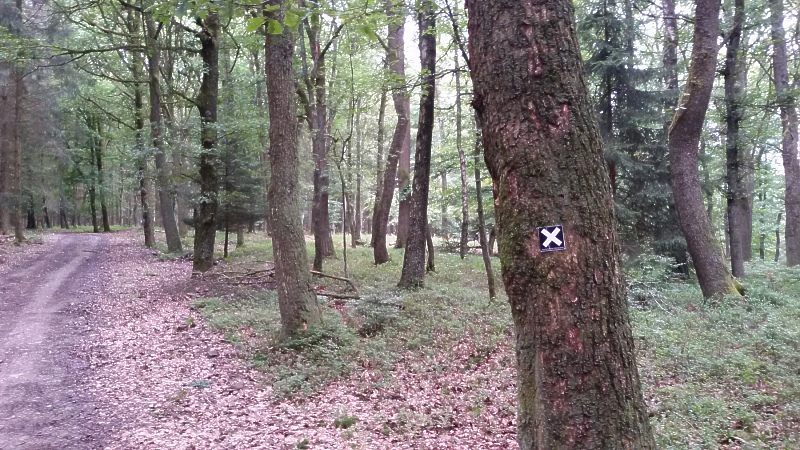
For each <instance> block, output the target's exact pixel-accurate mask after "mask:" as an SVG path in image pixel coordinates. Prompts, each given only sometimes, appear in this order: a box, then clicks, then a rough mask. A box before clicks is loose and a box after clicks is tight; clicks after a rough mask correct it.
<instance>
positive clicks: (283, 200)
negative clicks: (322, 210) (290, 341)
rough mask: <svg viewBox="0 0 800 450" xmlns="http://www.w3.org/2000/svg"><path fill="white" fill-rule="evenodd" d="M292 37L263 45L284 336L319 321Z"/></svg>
mask: <svg viewBox="0 0 800 450" xmlns="http://www.w3.org/2000/svg"><path fill="white" fill-rule="evenodd" d="M271 4H272V5H276V6H278V7H279V8H280V9H279V10H276V11H270V12H268V13H267V16H268V18H269V19H270V20H277V21H279V22H282V21H283V17H284V14H285V13H286V5H285V3H284V1H283V0H280V1H274V2H272V3H271ZM294 40H295V37H294V33H293V32H292V30H291V29H290V28H289V27H284V28H283V32H282V33H281V34H269V33H268V34H267V37H266V42H265V46H264V49H265V58H264V61H265V62H266V76H267V96H268V104H269V122H270V128H269V140H270V152H269V154H270V167H271V174H272V177H271V180H270V184H269V205H270V208H271V213H270V221H271V223H270V230H272V250H273V254H274V258H275V280H276V281H277V291H278V306H279V308H280V313H281V329H282V331H283V335H284V336H291V335H294V334H296V333H298V332H302V331H303V330H306V329H307V328H308V327H310V326H313V325H315V324H316V323H317V322H319V320H320V317H321V312H320V309H319V305H318V304H317V301H316V295H315V294H314V291H313V288H312V284H311V272H309V270H308V255H307V254H306V242H305V237H304V235H303V224H302V223H301V220H300V215H301V212H302V208H301V206H300V198H301V197H300V196H301V191H302V189H301V186H300V173H299V172H300V158H299V155H298V153H297V126H298V125H297V119H296V117H295V108H296V105H297V103H296V101H295V86H294V83H295V81H294V68H293V66H292V63H293V59H294Z"/></svg>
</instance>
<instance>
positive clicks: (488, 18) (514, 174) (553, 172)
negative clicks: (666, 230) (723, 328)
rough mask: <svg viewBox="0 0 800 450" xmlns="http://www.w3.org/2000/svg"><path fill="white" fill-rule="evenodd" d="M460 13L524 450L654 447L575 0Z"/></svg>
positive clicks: (479, 5) (519, 1)
mask: <svg viewBox="0 0 800 450" xmlns="http://www.w3.org/2000/svg"><path fill="white" fill-rule="evenodd" d="M467 6H468V10H469V35H470V44H469V45H470V64H471V69H472V79H473V83H474V87H475V88H474V90H475V100H474V104H475V106H476V110H477V111H478V113H479V115H480V119H481V124H482V128H483V142H484V151H485V155H484V158H485V160H486V164H487V166H488V168H489V172H490V173H491V175H492V179H493V180H494V186H495V189H496V203H495V204H496V207H495V212H496V215H497V221H498V223H497V226H498V230H499V231H498V232H499V239H500V258H501V262H502V265H503V280H504V282H505V286H506V292H507V293H508V297H509V302H510V303H511V312H512V316H513V319H514V324H515V328H516V340H517V342H516V354H517V377H518V384H517V393H518V394H517V399H518V407H517V408H518V409H517V427H518V429H517V440H518V441H519V445H520V448H521V449H522V450H530V449H562V448H571V449H572V448H574V449H578V448H580V449H639V450H641V449H652V448H654V447H655V443H654V440H653V436H652V432H651V430H650V427H649V424H648V421H647V411H646V408H645V403H644V400H643V398H642V393H641V386H640V382H639V376H638V373H637V371H636V363H635V358H634V349H633V336H632V333H631V328H630V326H629V321H628V307H627V300H626V295H625V283H624V281H623V279H622V269H621V267H620V259H621V258H620V251H619V246H618V244H617V235H616V219H615V217H614V203H613V200H612V197H611V187H610V181H609V177H608V173H607V172H606V166H605V164H604V161H603V146H602V140H601V138H600V135H599V131H598V126H597V122H596V119H595V116H594V110H593V107H592V104H591V100H590V98H589V94H588V88H587V86H586V81H585V79H584V75H583V73H584V70H583V64H582V62H581V56H580V50H579V48H578V41H577V38H576V32H575V27H574V24H573V20H574V14H575V12H574V9H573V6H572V2H570V1H569V0H552V1H548V2H537V1H533V0H500V1H491V2H489V1H486V2H477V1H471V2H469V3H468V4H467ZM499 68H502V70H500V69H499ZM532 148H533V149H536V151H531V149H532ZM547 225H562V226H563V236H564V238H565V240H566V241H565V245H566V249H565V250H564V251H555V252H548V253H540V251H539V246H540V241H539V233H538V231H537V227H540V226H547Z"/></svg>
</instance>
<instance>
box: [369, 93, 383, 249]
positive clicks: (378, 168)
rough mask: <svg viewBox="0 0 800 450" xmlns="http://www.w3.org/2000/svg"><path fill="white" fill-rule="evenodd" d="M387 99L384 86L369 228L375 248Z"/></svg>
mask: <svg viewBox="0 0 800 450" xmlns="http://www.w3.org/2000/svg"><path fill="white" fill-rule="evenodd" d="M386 97H387V95H386V86H385V85H384V86H383V87H382V88H381V102H380V108H379V110H378V143H377V144H378V150H377V152H376V154H375V167H376V177H375V204H374V205H373V207H372V219H371V220H370V226H369V227H368V228H369V230H370V233H371V236H370V239H369V246H370V247H375V236H376V234H375V231H374V230H373V228H372V226H371V225H372V224H373V223H375V222H376V220H375V218H376V217H377V216H378V205H380V201H381V195H382V194H383V146H384V140H385V138H384V136H385V134H386V126H385V123H386V101H387V98H386ZM384 239H385V238H384Z"/></svg>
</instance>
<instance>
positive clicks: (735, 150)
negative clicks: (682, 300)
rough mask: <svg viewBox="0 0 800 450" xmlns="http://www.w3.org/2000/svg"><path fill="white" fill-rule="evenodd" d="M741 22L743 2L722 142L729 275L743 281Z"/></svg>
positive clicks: (728, 57)
mask: <svg viewBox="0 0 800 450" xmlns="http://www.w3.org/2000/svg"><path fill="white" fill-rule="evenodd" d="M743 22H744V0H736V1H735V7H734V13H733V25H732V28H731V31H730V33H729V35H728V43H727V50H726V54H725V70H724V74H725V108H726V115H725V124H726V125H727V133H726V139H725V161H726V169H727V173H726V177H725V178H726V184H727V189H726V191H725V196H726V200H727V210H726V217H727V219H728V228H727V230H728V239H729V244H730V258H731V274H732V275H733V276H734V277H736V278H744V260H745V255H744V248H745V246H748V247H749V246H750V245H751V243H750V242H748V241H746V240H745V239H746V234H747V233H746V230H745V227H746V226H747V224H746V221H747V220H748V217H747V208H748V207H749V199H748V197H747V192H746V191H745V189H746V184H745V183H746V180H745V178H744V175H745V170H746V169H745V168H744V166H745V164H742V163H743V162H744V155H745V154H746V152H745V151H744V149H743V148H742V143H743V141H742V139H741V138H740V133H739V127H740V124H741V121H742V118H743V115H744V109H743V108H742V104H741V103H742V97H743V96H744V89H745V84H746V83H747V78H746V77H747V75H746V74H747V68H746V66H745V60H744V53H743V52H741V51H740V49H739V48H740V45H741V41H742V24H743Z"/></svg>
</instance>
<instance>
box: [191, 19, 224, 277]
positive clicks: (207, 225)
mask: <svg viewBox="0 0 800 450" xmlns="http://www.w3.org/2000/svg"><path fill="white" fill-rule="evenodd" d="M197 22H198V25H200V27H201V28H202V29H201V30H200V32H199V33H198V34H197V37H198V38H199V39H200V44H201V49H200V56H201V57H202V58H203V78H202V80H201V82H200V92H199V93H198V95H197V99H195V103H196V104H197V109H198V111H199V112H200V140H201V143H202V149H201V150H200V156H199V173H200V192H199V195H200V201H199V204H198V205H197V213H196V214H195V217H194V261H193V264H192V270H194V271H196V272H205V271H207V270H209V269H211V267H213V266H214V241H215V240H216V237H217V208H218V207H219V196H218V194H219V192H218V191H219V179H218V177H217V168H216V161H217V106H218V104H219V27H220V25H219V14H218V13H217V12H216V11H211V12H210V13H209V14H208V16H207V17H206V18H205V19H198V20H197Z"/></svg>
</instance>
